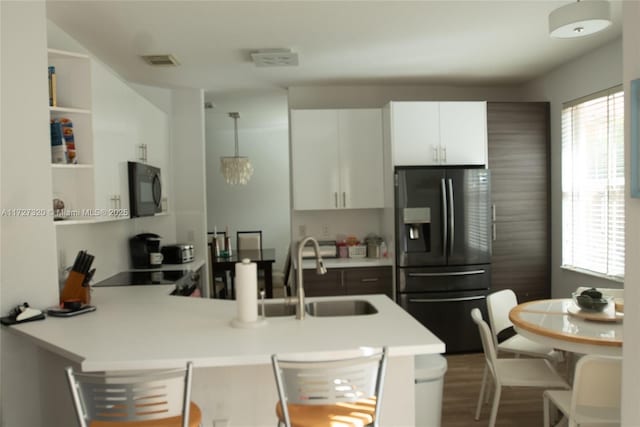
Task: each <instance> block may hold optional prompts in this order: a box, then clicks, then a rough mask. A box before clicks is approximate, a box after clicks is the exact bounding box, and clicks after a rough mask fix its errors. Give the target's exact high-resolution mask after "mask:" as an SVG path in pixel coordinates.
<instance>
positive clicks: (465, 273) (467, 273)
mask: <svg viewBox="0 0 640 427" xmlns="http://www.w3.org/2000/svg"><path fill="white" fill-rule="evenodd" d="M484 273H486V271H485V270H469V271H451V272H445V273H409V274H408V276H409V277H446V276H472V275H474V274H484Z"/></svg>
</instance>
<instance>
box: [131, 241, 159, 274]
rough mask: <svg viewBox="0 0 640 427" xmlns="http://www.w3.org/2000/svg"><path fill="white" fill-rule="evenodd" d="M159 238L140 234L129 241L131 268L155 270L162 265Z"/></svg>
mask: <svg viewBox="0 0 640 427" xmlns="http://www.w3.org/2000/svg"><path fill="white" fill-rule="evenodd" d="M160 239H161V237H160V236H158V235H157V234H153V233H142V234H137V235H135V236H133V237H132V238H131V239H129V249H130V252H131V264H132V266H133V268H156V267H160V266H161V265H162V258H163V256H162V253H161V252H160Z"/></svg>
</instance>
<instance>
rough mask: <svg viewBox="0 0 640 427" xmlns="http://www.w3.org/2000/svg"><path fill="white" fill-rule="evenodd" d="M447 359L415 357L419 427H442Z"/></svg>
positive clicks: (431, 356) (439, 356) (426, 356)
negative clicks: (443, 389) (443, 391)
mask: <svg viewBox="0 0 640 427" xmlns="http://www.w3.org/2000/svg"><path fill="white" fill-rule="evenodd" d="M446 371H447V359H445V358H444V357H442V356H441V355H439V354H423V355H419V356H416V357H415V400H416V402H415V406H416V426H417V427H440V419H441V416H442V387H443V384H444V373H445V372H446Z"/></svg>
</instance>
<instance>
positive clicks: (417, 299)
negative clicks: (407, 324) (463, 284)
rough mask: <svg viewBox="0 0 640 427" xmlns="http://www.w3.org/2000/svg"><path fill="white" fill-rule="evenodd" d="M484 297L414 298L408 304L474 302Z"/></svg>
mask: <svg viewBox="0 0 640 427" xmlns="http://www.w3.org/2000/svg"><path fill="white" fill-rule="evenodd" d="M485 298H486V297H485V296H484V295H483V296H477V297H461V298H416V299H410V300H409V302H459V301H476V300H480V299H485Z"/></svg>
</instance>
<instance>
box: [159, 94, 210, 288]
mask: <svg viewBox="0 0 640 427" xmlns="http://www.w3.org/2000/svg"><path fill="white" fill-rule="evenodd" d="M171 111H172V118H171V132H172V133H171V141H172V144H171V168H172V174H173V195H172V196H171V201H170V202H169V203H170V205H173V207H170V210H171V211H173V212H175V217H176V222H175V224H176V239H177V240H178V241H179V242H182V243H192V244H193V245H194V251H195V256H196V258H198V259H205V260H206V255H207V254H208V251H207V201H206V197H205V194H207V183H206V173H205V139H204V92H203V91H202V90H201V89H176V90H174V91H173V92H172V96H171ZM203 273H204V276H203V277H205V278H206V277H209V275H208V268H207V267H206V266H205V267H204V270H203ZM208 295H209V294H208V290H205V296H208Z"/></svg>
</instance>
